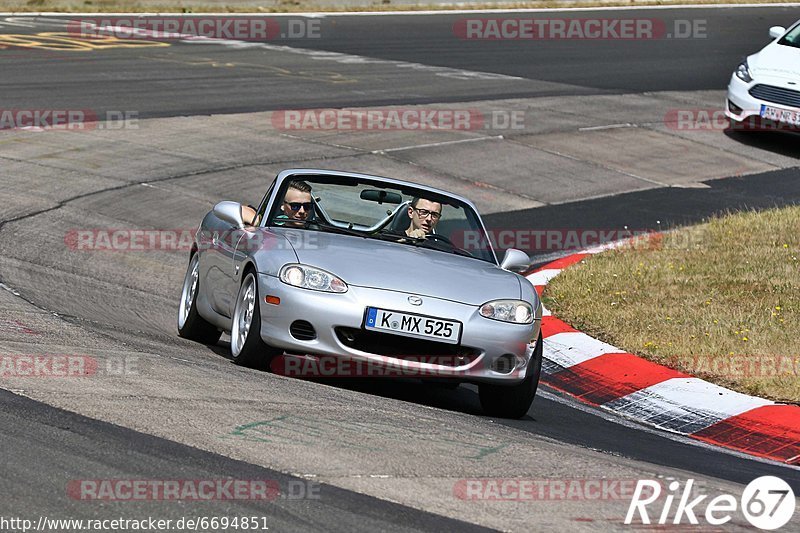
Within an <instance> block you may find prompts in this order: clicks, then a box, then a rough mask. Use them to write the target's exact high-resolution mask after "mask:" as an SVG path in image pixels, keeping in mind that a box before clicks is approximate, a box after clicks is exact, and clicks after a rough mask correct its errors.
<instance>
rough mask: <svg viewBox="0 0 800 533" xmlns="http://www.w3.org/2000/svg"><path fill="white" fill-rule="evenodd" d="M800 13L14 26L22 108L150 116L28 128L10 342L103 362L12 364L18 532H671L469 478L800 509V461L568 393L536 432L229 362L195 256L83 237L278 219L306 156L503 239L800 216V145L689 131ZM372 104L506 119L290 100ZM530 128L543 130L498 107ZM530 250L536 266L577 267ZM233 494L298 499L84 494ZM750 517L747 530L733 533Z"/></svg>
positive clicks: (441, 399)
mask: <svg viewBox="0 0 800 533" xmlns="http://www.w3.org/2000/svg"><path fill="white" fill-rule="evenodd" d="M798 12H800V11H798V9H797V8H796V7H761V8H737V9H733V8H725V9H669V10H639V11H636V10H631V11H624V10H615V11H605V12H600V13H602V14H601V15H598V14H597V13H598V12H590V11H587V12H578V13H574V14H570V15H569V16H574V17H582V18H587V17H592V16H595V17H612V18H614V17H620V18H625V17H628V18H637V17H639V18H644V17H647V18H651V19H658V20H659V21H661V23H662V24H663V25H664V27H667V28H671V27H674V26H675V20H690V21H702V26H703V28H705V30H704V33H703V37H697V38H690V39H666V38H664V39H654V40H634V41H625V40H604V41H576V40H548V41H524V40H522V41H469V40H464V39H459V38H458V37H457V36H456V35H455V34H454V30H453V28H454V25H455V24H457V23H458V20H459V19H462V18H465V17H467V15H458V14H450V15H428V16H400V15H382V16H372V17H370V16H336V17H320V18H313V19H312V18H307V17H295V20H302V21H309V20H313V21H316V22H314V24H317V23H318V24H319V26H318V29H319V35H320V37H319V38H297V39H291V38H278V39H275V40H273V41H270V42H267V43H261V42H252V43H245V45H243V44H242V43H241V42H238V43H237V42H224V43H223V42H213V43H203V44H199V43H196V42H195V43H191V42H185V41H175V40H173V41H148V42H144V43H142V44H140V45H137V46H124V47H123V46H118V45H116V44H115V45H114V46H108V47H103V48H101V47H91V46H87V45H86V43H85V41H83V42H82V41H81V40H80V39H78V38H76V37H75V36H71V35H69V34H68V33H65V29H64V25H65V19H64V17H58V18H56V19H53V18H50V19H48V18H44V17H39V18H24V17H22V18H21V17H11V18H8V17H0V73H2V75H1V76H0V98H2V102H3V103H2V108H3V109H11V110H20V109H28V110H37V109H38V110H45V109H51V110H83V111H85V112H86V113H89V114H90V115H92V116H97V117H100V118H102V117H112V116H120V114H127V115H126V116H128V117H129V118H131V120H130V121H129V122H128V123H126V124H123V125H122V126H120V124H117V126H118V127H108V126H99V125H94V126H91V127H89V128H86V130H85V131H76V132H64V131H36V129H35V128H34V129H3V130H0V161H2V172H0V180H2V185H3V187H2V192H1V193H0V194H2V199H3V201H2V202H1V203H0V283H2V285H0V288H2V289H3V290H2V291H0V354H2V355H5V356H20V355H48V356H54V355H55V356H70V357H83V358H86V359H84V360H85V361H91V362H92V364H96V365H97V371H96V372H94V373H92V374H91V375H89V376H85V377H59V378H56V377H50V378H34V377H24V376H0V388H2V389H4V390H0V405H2V408H0V419H2V422H1V423H0V427H2V428H3V429H2V430H0V443H1V445H2V450H3V451H4V452H5V453H4V455H6V456H7V460H6V461H5V462H4V465H3V466H0V472H2V478H3V480H4V481H5V483H4V484H3V489H2V490H1V491H0V518H8V517H21V518H26V519H30V520H33V521H34V522H35V521H36V520H38V519H39V517H41V516H47V517H48V518H83V519H89V518H118V517H122V518H144V517H148V516H150V517H157V518H161V519H172V520H178V519H180V518H182V517H198V516H207V517H211V516H217V517H220V516H227V517H234V516H248V515H258V516H260V517H264V520H265V525H267V526H269V528H270V529H271V530H273V531H294V530H304V531H306V530H307V531H318V530H337V531H339V530H341V531H353V530H364V531H374V530H386V531H406V530H426V531H427V530H438V531H441V530H458V531H461V530H465V531H467V530H470V529H471V528H474V529H480V528H491V529H498V530H512V531H543V530H564V529H567V528H569V529H571V530H575V531H607V530H649V529H652V526H645V525H642V524H641V523H638V526H636V525H632V526H628V525H624V524H623V519H624V517H625V513H626V511H627V509H628V504H629V502H630V498H629V497H628V498H606V499H600V500H597V501H589V502H587V501H571V500H569V499H566V498H563V497H562V498H559V497H553V498H543V499H525V498H521V499H518V500H514V501H492V500H487V499H478V500H471V499H468V498H465V497H464V495H463V493H462V492H459V490H460V489H459V487H463V486H464V483H466V481H467V480H470V479H483V478H492V479H507V478H527V479H535V480H549V481H551V482H552V481H561V482H563V481H565V480H575V481H579V482H586V481H593V480H594V481H596V480H601V479H611V480H619V481H625V480H628V481H630V480H637V479H667V480H672V479H675V480H679V481H681V482H682V483H683V482H685V481H686V480H688V479H693V480H695V485H696V486H698V487H700V488H701V489H702V490H703V491H705V493H708V494H723V493H730V494H736V495H739V494H741V491H742V489H743V486H744V485H745V484H747V483H748V482H749V481H750V480H752V479H754V478H756V477H759V476H762V475H774V476H778V477H781V478H782V479H784V480H786V481H787V482H788V483H789V484H790V485H791V486H792V488H793V489H794V490H795V492H796V493H797V492H798V491H800V469H799V468H797V467H791V466H785V465H781V464H777V463H771V462H766V461H761V460H756V459H753V458H749V457H746V456H742V455H738V454H733V453H729V452H725V451H721V450H718V449H714V448H712V447H708V446H701V445H699V444H698V443H696V442H689V441H688V440H686V439H682V438H680V437H677V436H673V435H669V434H665V433H661V432H657V431H652V430H648V429H645V428H642V427H640V426H638V425H637V424H636V423H635V422H633V421H629V420H622V419H617V418H614V417H611V416H610V415H608V414H606V413H603V412H600V411H598V410H595V409H591V408H588V407H585V406H583V405H581V404H579V403H578V402H576V401H574V400H573V399H571V398H569V397H566V396H563V395H561V394H559V393H557V392H555V391H553V390H551V389H548V388H547V387H541V388H540V394H539V395H538V396H537V398H536V400H535V402H534V404H533V407H532V409H531V411H530V412H529V414H528V416H527V417H525V418H524V419H522V420H517V421H509V420H500V419H490V418H487V417H484V416H482V414H481V410H480V407H479V403H478V397H477V393H476V390H475V389H474V388H473V387H471V386H461V387H459V388H458V389H456V390H450V389H448V388H445V387H441V386H423V385H422V384H420V383H418V382H415V381H410V380H409V381H386V380H380V379H377V380H372V381H355V380H347V379H340V380H337V381H322V382H311V381H300V380H293V379H288V378H284V377H279V376H275V375H272V374H268V373H264V372H258V371H255V370H249V369H245V368H241V367H239V366H236V365H234V364H233V363H232V362H231V361H230V360H229V356H228V340H227V336H223V339H222V340H221V341H220V342H219V344H218V345H217V346H203V345H199V344H195V343H191V342H188V341H185V340H183V339H180V338H178V337H177V334H176V333H175V317H176V314H177V303H178V295H179V292H180V284H181V282H182V279H183V274H184V270H185V268H186V261H187V255H188V254H187V253H186V252H187V250H183V249H179V250H174V249H150V250H144V251H130V250H116V251H108V250H97V249H84V248H81V247H80V246H78V245H77V244H76V242H75V240H74V238H71V237H70V235H74V234H75V232H77V231H80V230H87V229H92V230H100V231H103V230H105V229H124V230H125V229H131V230H132V229H137V230H138V229H146V230H169V231H176V232H180V231H184V230H192V229H194V228H196V226H197V224H198V223H199V221H200V218H201V217H202V215H203V214H204V213H205V212H207V211H208V210H209V209H210V208H211V207H212V206H213V204H214V203H215V202H217V201H219V200H223V199H229V200H235V201H240V202H249V203H253V202H257V201H258V200H259V199H260V197H261V195H262V194H263V192H264V190H265V188H266V186H267V185H268V184H269V182H270V180H271V178H272V177H273V176H274V175H275V174H276V173H277V172H278V171H280V170H281V169H284V168H291V167H320V168H337V169H342V170H357V171H364V172H372V173H376V174H383V175H389V176H395V177H399V178H406V179H410V180H414V181H419V182H422V183H428V184H432V185H437V186H440V187H442V188H445V189H451V190H453V191H455V192H458V193H461V194H464V195H466V196H469V197H471V198H473V199H474V201H475V202H476V204H477V205H478V206H479V208H480V209H481V211H482V213H484V214H485V220H486V222H487V225H488V226H489V227H490V229H493V230H503V229H511V230H515V231H518V232H524V231H526V230H529V229H531V228H537V229H555V230H564V229H576V230H582V229H606V230H619V229H622V228H625V227H628V228H632V229H645V228H647V229H652V228H664V227H670V226H673V225H680V224H686V223H690V222H694V221H698V220H701V219H702V218H703V217H706V216H708V215H711V214H713V213H718V212H723V211H725V210H728V209H748V208H767V207H771V206H775V205H788V204H795V203H798V201H800V167H799V166H798V161H800V145H798V142H797V137H792V136H789V135H784V134H776V133H764V132H759V133H755V134H748V133H735V132H734V133H730V132H723V131H721V129H719V128H716V127H713V126H712V127H707V126H708V124H707V123H701V124H699V125H698V124H694V126H690V127H686V128H684V127H683V126H681V124H680V123H676V122H675V119H674V117H675V116H676V113H677V112H679V111H691V112H693V113H694V115H693V116H700V114H699V113H700V112H703V111H711V112H713V111H714V110H715V109H718V108H719V107H720V106H721V105H722V103H723V101H724V88H725V86H726V85H727V80H728V78H729V77H730V73H731V71H732V69H733V68H734V67H735V66H736V65H737V63H738V62H739V61H740V60H741V58H742V57H744V56H746V55H747V54H748V53H752V52H755V51H756V50H757V49H759V48H760V47H761V46H763V45H764V44H765V43H766V42H767V29H768V28H769V27H770V26H772V25H776V24H780V25H784V26H787V25H789V24H791V23H792V22H793V21H794V20H795V19H796V18H797V17H798V15H797V13H798ZM491 16H492V17H494V16H501V15H491ZM554 16H555V15H554ZM558 16H564V17H566V16H567V15H563V14H560V15H558ZM278 20H279V22H280V24H285V23H286V22H287V20H288V19H280V18H279V19H278ZM53 34H57V35H55V36H54V35H53ZM55 43H57V44H55ZM356 107H359V108H360V107H370V108H373V109H397V108H399V109H414V110H425V109H427V110H431V109H433V110H439V111H442V110H464V109H469V110H477V111H478V112H480V113H483V116H484V117H492V120H489V119H487V120H485V121H484V122H483V123H481V124H480V126H476V127H474V128H469V129H467V130H459V131H456V130H451V131H402V130H400V131H397V130H391V131H353V130H350V129H344V130H341V129H339V130H324V131H319V130H316V131H315V130H308V129H305V130H304V129H292V128H290V127H287V126H286V125H285V123H281V122H280V121H276V119H275V117H276V116H278V115H277V114H275V113H273V112H274V111H280V110H293V109H294V110H297V109H309V108H356ZM508 116H518V117H523V119H524V120H523V124H522V126H520V127H518V128H511V129H509V128H507V127H505V126H504V125H503V124H502V123H501V122H502V121H498V120H494V119H495V118H498V117H499V118H503V117H508ZM526 242H527V241H526ZM512 244H515V245H518V247H521V248H524V249H526V251H528V252H530V253H531V255H532V256H533V259H534V262H542V261H544V260H545V258H550V257H553V256H556V255H559V254H563V253H567V252H569V251H573V250H564V249H553V248H549V247H546V248H541V247H534V246H527V247H526V246H522V245H519V243H512ZM12 393H13V394H12ZM223 478H233V479H239V480H253V479H268V480H272V481H273V482H274V483H275V484H277V485H278V486H279V487H280V489H281V491H280V495H279V496H277V497H275V498H272V499H269V500H268V501H252V500H234V501H225V500H223V501H219V500H217V501H213V502H197V501H190V502H187V501H177V502H176V501H170V500H159V499H156V500H153V499H144V500H140V501H114V502H107V501H97V500H88V501H84V500H80V499H76V498H75V497H74V493H73V492H71V489H70V487H73V486H74V484H75V482H76V481H80V480H104V479H105V480H109V479H110V480H119V479H129V480H142V479H149V480H154V479H155V480H203V479H206V480H208V479H212V480H214V479H223ZM292 491H295V495H298V494H299V495H298V496H297V497H296V498H293V497H292ZM297 491H300V492H297ZM659 510H660V508H659ZM654 515H656V517H657V513H656V512H655V511H654V512H653V513H651V517H652V516H654ZM797 523H798V522H797V518H796V517H795V519H794V522H793V524H794V526H795V527H796V526H797ZM676 527H677V526H676ZM749 528H750V526H749V524H748V523H747V521H746V520H745V519H744V517H743V516H742V515H741V514H739V515H735V516H734V518H733V520H732V521H731V522H730V523H728V524H725V525H724V526H719V527H718V528H717V529H714V530H725V531H728V530H731V531H738V530H748V529H749ZM0 529H2V528H0ZM61 530H71V529H70V528H62V529H61ZM787 530H788V529H787ZM795 530H796V529H795Z"/></svg>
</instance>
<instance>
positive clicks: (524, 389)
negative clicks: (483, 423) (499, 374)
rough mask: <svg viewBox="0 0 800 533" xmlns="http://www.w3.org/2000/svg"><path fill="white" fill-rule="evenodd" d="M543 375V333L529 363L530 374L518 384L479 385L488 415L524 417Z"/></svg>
mask: <svg viewBox="0 0 800 533" xmlns="http://www.w3.org/2000/svg"><path fill="white" fill-rule="evenodd" d="M541 375H542V334H541V333H539V339H538V340H537V341H536V348H535V349H534V350H533V356H532V357H531V361H530V363H529V364H528V375H527V376H525V379H524V380H523V381H522V382H521V383H518V384H516V385H511V386H503V385H493V384H490V383H481V384H480V385H478V394H479V396H480V399H481V407H483V411H484V412H485V413H486V415H488V416H494V417H498V418H522V417H523V416H525V415H526V414H527V413H528V410H530V408H531V404H532V403H533V398H534V397H535V396H536V389H538V388H539V377H540V376H541Z"/></svg>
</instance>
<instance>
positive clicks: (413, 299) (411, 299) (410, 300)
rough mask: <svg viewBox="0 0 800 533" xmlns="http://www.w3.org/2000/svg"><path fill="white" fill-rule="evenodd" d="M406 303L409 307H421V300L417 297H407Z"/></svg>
mask: <svg viewBox="0 0 800 533" xmlns="http://www.w3.org/2000/svg"><path fill="white" fill-rule="evenodd" d="M408 303H410V304H411V305H422V298H420V297H419V296H409V297H408Z"/></svg>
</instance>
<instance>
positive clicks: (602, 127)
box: [578, 122, 638, 131]
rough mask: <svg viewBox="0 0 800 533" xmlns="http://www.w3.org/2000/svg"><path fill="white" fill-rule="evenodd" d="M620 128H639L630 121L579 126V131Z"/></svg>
mask: <svg viewBox="0 0 800 533" xmlns="http://www.w3.org/2000/svg"><path fill="white" fill-rule="evenodd" d="M619 128H638V126H637V125H636V124H631V123H630V122H625V123H623V124H608V125H607V126H587V127H585V128H578V131H601V130H616V129H619Z"/></svg>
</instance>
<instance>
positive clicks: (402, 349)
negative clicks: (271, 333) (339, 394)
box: [334, 327, 481, 366]
mask: <svg viewBox="0 0 800 533" xmlns="http://www.w3.org/2000/svg"><path fill="white" fill-rule="evenodd" d="M334 331H335V332H336V336H337V337H338V339H339V341H340V342H341V343H342V344H344V345H345V346H347V347H348V348H353V349H355V350H359V351H362V352H367V353H371V354H375V355H382V356H385V357H391V358H394V359H403V360H406V361H416V362H423V363H431V364H435V365H443V366H462V365H466V364H469V363H471V362H472V361H474V360H475V359H477V358H478V356H479V355H480V353H481V352H480V350H478V349H476V348H470V347H468V346H459V345H457V344H447V343H444V342H437V341H428V340H424V339H415V338H413V337H404V336H402V335H393V334H391V333H380V332H377V331H364V330H362V329H355V328H345V327H338V328H335V330H334Z"/></svg>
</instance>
